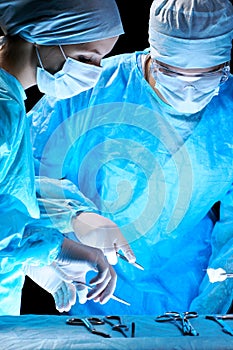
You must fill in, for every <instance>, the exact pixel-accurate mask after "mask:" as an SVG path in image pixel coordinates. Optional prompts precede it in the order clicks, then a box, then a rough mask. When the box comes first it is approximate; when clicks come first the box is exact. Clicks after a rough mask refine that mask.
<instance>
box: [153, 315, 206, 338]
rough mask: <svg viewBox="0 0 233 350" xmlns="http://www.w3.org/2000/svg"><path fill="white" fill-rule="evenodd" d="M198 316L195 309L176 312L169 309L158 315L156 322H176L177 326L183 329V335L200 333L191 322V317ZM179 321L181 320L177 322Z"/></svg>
mask: <svg viewBox="0 0 233 350" xmlns="http://www.w3.org/2000/svg"><path fill="white" fill-rule="evenodd" d="M196 317H198V313H197V312H194V311H190V312H189V311H185V312H176V311H168V312H165V313H164V314H163V315H160V316H157V317H156V319H155V321H156V322H174V323H175V324H176V325H177V327H178V328H179V329H180V330H181V332H182V334H183V335H199V333H198V332H197V331H196V330H195V329H194V328H193V326H192V325H191V323H190V322H189V318H196ZM177 321H181V323H180V322H177Z"/></svg>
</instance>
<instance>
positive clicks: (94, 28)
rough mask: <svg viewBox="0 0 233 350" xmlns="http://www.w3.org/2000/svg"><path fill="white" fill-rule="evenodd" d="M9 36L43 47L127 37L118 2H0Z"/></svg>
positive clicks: (3, 25) (2, 21) (0, 19)
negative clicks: (124, 35)
mask: <svg viewBox="0 0 233 350" xmlns="http://www.w3.org/2000/svg"><path fill="white" fill-rule="evenodd" d="M0 26H1V28H2V30H3V32H4V34H5V35H7V34H9V35H14V34H19V35H20V36H21V37H22V38H23V39H25V40H27V41H29V42H33V43H37V44H40V45H58V44H61V45H67V44H79V43H86V42H92V41H96V40H102V39H107V38H111V37H114V36H118V35H120V34H123V33H124V30H123V27H122V23H121V19H120V15H119V11H118V8H117V5H116V2H115V0H83V1H81V0H10V1H7V0H6V1H1V2H0Z"/></svg>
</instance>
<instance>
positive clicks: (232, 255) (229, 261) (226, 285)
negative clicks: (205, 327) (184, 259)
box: [190, 188, 233, 314]
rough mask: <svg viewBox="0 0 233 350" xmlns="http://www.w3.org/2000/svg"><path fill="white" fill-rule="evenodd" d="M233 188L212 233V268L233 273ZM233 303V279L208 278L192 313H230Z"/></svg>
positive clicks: (210, 262)
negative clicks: (213, 281)
mask: <svg viewBox="0 0 233 350" xmlns="http://www.w3.org/2000/svg"><path fill="white" fill-rule="evenodd" d="M232 247H233V188H231V190H230V191H228V193H227V194H226V195H225V197H224V198H223V200H222V201H221V203H220V219H219V221H217V223H216V224H215V226H214V229H213V232H212V255H211V257H210V261H209V267H212V268H215V269H217V268H219V267H221V268H223V269H224V270H226V271H227V272H233V250H232ZM232 299H233V279H226V280H225V281H223V282H215V283H210V282H209V278H208V276H207V274H206V275H205V277H204V279H203V282H202V284H201V286H200V293H199V296H198V297H197V298H195V299H194V300H193V302H192V304H191V306H190V310H191V309H192V310H195V311H198V312H199V313H201V314H206V313H221V314H222V313H226V312H227V311H228V310H229V308H230V306H231V303H232Z"/></svg>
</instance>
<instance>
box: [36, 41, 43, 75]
mask: <svg viewBox="0 0 233 350" xmlns="http://www.w3.org/2000/svg"><path fill="white" fill-rule="evenodd" d="M35 49H36V55H37V58H38V61H39V63H40V66H41V67H42V68H43V69H44V66H43V63H42V61H41V58H40V54H39V50H38V47H37V46H36V45H35Z"/></svg>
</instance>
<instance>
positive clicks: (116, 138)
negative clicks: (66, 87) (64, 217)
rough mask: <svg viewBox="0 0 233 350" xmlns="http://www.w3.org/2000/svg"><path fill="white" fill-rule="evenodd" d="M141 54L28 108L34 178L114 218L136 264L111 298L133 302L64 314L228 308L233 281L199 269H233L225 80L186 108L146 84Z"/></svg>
mask: <svg viewBox="0 0 233 350" xmlns="http://www.w3.org/2000/svg"><path fill="white" fill-rule="evenodd" d="M146 53H147V51H146V50H145V52H135V53H130V54H122V55H117V56H114V57H109V58H106V59H104V60H103V73H102V75H101V77H100V80H99V81H98V83H97V85H96V86H95V87H94V88H93V89H91V90H88V91H86V92H84V93H81V94H80V95H78V96H75V97H73V98H71V99H67V100H61V101H56V100H54V99H52V98H49V97H44V98H42V100H41V101H39V102H38V103H37V105H36V106H35V108H34V109H33V111H32V112H31V113H30V116H31V118H32V142H33V149H34V158H35V168H36V175H38V176H41V177H45V178H46V177H47V178H48V179H49V178H50V179H66V180H67V181H70V183H71V184H72V186H76V190H77V196H79V198H81V196H83V197H82V198H83V202H82V200H81V201H80V203H82V206H83V208H84V207H85V198H86V199H88V201H90V202H89V210H90V211H96V212H97V213H101V214H102V215H104V216H106V217H108V218H110V219H111V220H113V221H114V222H115V223H116V224H117V225H118V226H119V227H120V228H121V230H122V232H123V234H124V236H125V237H126V239H127V240H128V242H129V243H130V245H131V247H132V249H133V251H134V253H135V255H136V258H137V261H138V262H139V263H140V264H141V265H143V266H144V271H141V270H138V269H136V268H135V267H134V266H131V265H130V264H128V263H127V262H125V261H122V260H120V259H119V261H118V264H117V265H116V266H115V269H116V271H117V275H118V280H117V287H116V291H115V294H116V295H118V296H119V297H121V298H123V299H125V300H127V301H128V302H130V304H131V306H125V305H123V304H120V303H118V302H116V301H114V300H110V301H109V302H108V303H107V304H105V305H100V304H98V303H94V302H92V301H88V302H87V303H86V304H84V305H78V304H77V305H75V306H74V307H73V309H72V310H71V314H77V313H81V314H91V315H93V314H160V313H162V312H164V311H168V310H177V311H186V310H189V309H192V310H195V311H199V312H200V313H205V312H208V313H209V312H210V313H212V312H213V313H216V312H219V313H222V312H223V313H224V312H226V311H227V310H228V309H229V307H230V305H231V301H232V293H233V280H232V279H227V280H225V281H224V282H222V283H214V284H211V283H210V282H209V280H208V278H207V275H206V268H207V267H208V266H211V267H214V268H218V267H222V268H225V269H226V270H227V271H231V272H232V271H233V259H232V246H233V207H232V205H233V192H232V182H233V138H232V135H233V118H232V115H233V98H232V97H233V84H232V82H233V77H232V76H230V78H229V80H228V81H227V82H226V83H225V84H224V85H222V86H221V87H220V92H219V94H218V95H217V96H214V97H213V99H212V100H211V102H210V103H209V104H208V105H207V106H206V107H205V108H204V109H203V110H202V111H200V112H198V113H196V114H192V115H188V114H187V115H182V114H180V113H178V112H177V111H175V110H174V109H173V108H172V107H171V106H169V105H167V104H166V103H165V102H163V101H162V100H161V99H160V98H159V97H158V96H157V95H156V93H155V92H154V90H153V89H152V88H151V86H150V85H149V84H148V82H147V81H146V80H145V79H144V76H143V72H142V69H141V66H140V58H141V56H144V55H145V54H146ZM48 181H49V180H48ZM49 196H50V197H53V194H52V191H51V193H50V194H49ZM86 203H87V202H86ZM216 203H218V204H220V218H219V217H218V215H216V212H215V210H214V209H215V208H216ZM214 205H215V206H214ZM82 210H87V211H88V209H81V210H80V211H82ZM48 215H49V214H48ZM58 221H59V219H58Z"/></svg>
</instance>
